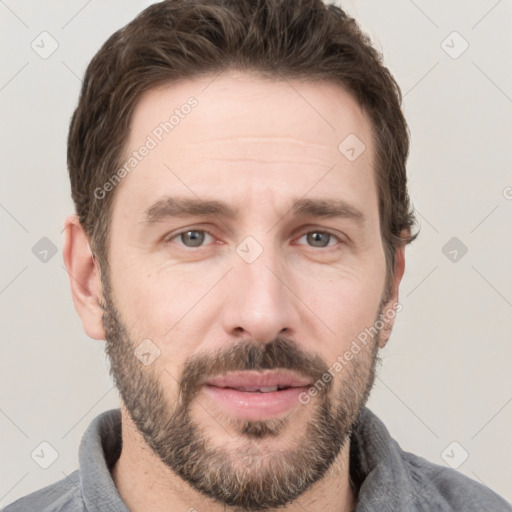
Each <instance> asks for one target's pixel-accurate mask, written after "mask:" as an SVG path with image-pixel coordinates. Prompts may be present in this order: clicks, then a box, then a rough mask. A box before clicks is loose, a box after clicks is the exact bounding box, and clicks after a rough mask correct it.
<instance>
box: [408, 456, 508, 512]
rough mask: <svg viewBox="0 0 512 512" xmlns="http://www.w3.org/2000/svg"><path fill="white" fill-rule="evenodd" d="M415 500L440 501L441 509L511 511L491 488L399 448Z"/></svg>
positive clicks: (426, 505)
mask: <svg viewBox="0 0 512 512" xmlns="http://www.w3.org/2000/svg"><path fill="white" fill-rule="evenodd" d="M401 452H402V460H403V462H404V465H405V466H406V467H407V468H408V472H409V475H410V477H411V483H412V487H413V489H414V493H415V494H416V500H417V501H418V502H420V503H422V504H423V503H424V504H425V507H426V508H425V510H430V508H428V505H429V503H430V504H431V503H432V502H436V501H437V502H440V503H443V505H445V507H443V508H442V509H441V510H454V511H459V510H463V511H464V512H477V511H478V512H481V511H482V510H485V511H488V512H491V511H492V512H512V507H511V506H510V504H509V503H507V502H506V501H505V500H504V499H503V498H501V497H500V496H499V495H498V494H496V493H495V492H494V491H492V490H491V489H489V488H488V487H486V486H484V485H482V484H481V483H479V482H477V481H475V480H473V479H471V478H469V477H467V476H466V475H464V474H462V473H460V472H458V471H456V470H455V469H452V468H448V467H444V466H441V465H439V464H434V463H433V462H430V461H428V460H426V459H425V458H423V457H420V456H418V455H414V454H412V453H409V452H405V451H402V450H401Z"/></svg>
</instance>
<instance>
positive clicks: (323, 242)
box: [298, 231, 340, 248]
mask: <svg viewBox="0 0 512 512" xmlns="http://www.w3.org/2000/svg"><path fill="white" fill-rule="evenodd" d="M304 237H305V238H306V243H307V244H309V245H311V247H320V248H322V247H328V246H330V245H335V244H336V243H338V242H340V239H339V238H338V237H337V236H335V235H333V234H332V233H329V232H328V231H310V232H308V233H305V234H304V235H302V236H301V237H300V238H299V239H298V241H299V240H301V239H303V238H304ZM330 242H334V243H330ZM300 245H303V244H300Z"/></svg>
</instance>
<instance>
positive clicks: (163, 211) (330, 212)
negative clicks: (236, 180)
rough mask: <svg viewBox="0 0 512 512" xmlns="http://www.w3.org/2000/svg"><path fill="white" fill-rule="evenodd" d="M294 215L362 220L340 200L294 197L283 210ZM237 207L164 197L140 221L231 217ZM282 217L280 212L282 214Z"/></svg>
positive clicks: (360, 212)
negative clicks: (295, 198)
mask: <svg viewBox="0 0 512 512" xmlns="http://www.w3.org/2000/svg"><path fill="white" fill-rule="evenodd" d="M289 212H292V214H293V215H294V216H297V217H319V218H346V219H352V220H354V221H356V222H357V223H359V224H360V223H363V222H364V221H365V219H366V218H365V215H364V213H363V212H362V211H361V210H359V209H358V208H356V207H355V206H353V205H351V204H349V203H347V202H346V201H343V200H335V199H298V200H296V201H295V202H294V203H293V205H292V207H291V208H290V209H289V210H288V212H287V213H289ZM239 213H240V210H239V209H238V208H234V207H233V206H231V205H229V204H227V203H225V202H223V201H217V200H202V199H190V198H182V197H165V198H164V199H160V200H159V201H157V202H156V203H154V204H153V205H152V206H150V207H149V208H148V209H147V210H146V211H145V218H144V222H145V223H146V224H153V223H156V222H159V221H161V220H164V219H166V218H172V217H224V218H230V219H232V218H235V217H237V216H238V215H239ZM285 215H286V214H285ZM283 217H284V215H283Z"/></svg>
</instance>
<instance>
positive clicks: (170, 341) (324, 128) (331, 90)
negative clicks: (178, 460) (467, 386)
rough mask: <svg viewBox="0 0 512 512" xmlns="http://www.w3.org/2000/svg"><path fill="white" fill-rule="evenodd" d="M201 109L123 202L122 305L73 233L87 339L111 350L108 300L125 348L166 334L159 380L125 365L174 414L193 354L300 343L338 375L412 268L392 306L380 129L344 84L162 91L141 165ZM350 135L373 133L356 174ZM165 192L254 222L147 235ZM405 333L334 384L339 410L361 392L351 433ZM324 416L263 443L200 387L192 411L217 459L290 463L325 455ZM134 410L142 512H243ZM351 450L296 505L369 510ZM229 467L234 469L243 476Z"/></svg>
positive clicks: (74, 279) (73, 271)
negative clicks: (304, 206) (333, 208)
mask: <svg viewBox="0 0 512 512" xmlns="http://www.w3.org/2000/svg"><path fill="white" fill-rule="evenodd" d="M190 96H194V97H195V98H197V100H198V106H197V107H196V108H195V109H193V110H192V111H191V113H190V114H188V115H187V116H186V117H184V119H181V120H180V123H179V125H177V126H176V127H175V128H174V129H173V131H172V133H171V134H169V135H167V136H166V137H164V139H163V140H162V141H161V142H160V143H159V144H158V145H157V147H156V148H154V149H152V150H151V151H150V153H149V154H148V155H147V156H146V157H145V158H144V159H143V160H142V161H141V162H140V163H138V165H137V166H136V168H135V169H134V170H133V171H132V172H130V173H129V174H128V175H127V176H126V177H125V178H123V180H122V182H121V183H120V184H119V185H117V188H116V189H115V194H116V195H115V199H114V204H113V212H112V219H111V228H110V229H111V239H110V245H109V253H108V254H109V256H108V258H109V264H110V274H109V276H108V277H109V284H110V288H111V294H110V297H106V296H105V293H104V292H105V289H104V285H105V279H103V282H102V279H101V274H100V267H99V265H98V262H97V261H96V260H95V259H94V258H92V256H91V252H90V249H89V242H88V238H87V236H86V234H85V233H84V231H83V229H82V227H81V226H80V223H79V222H78V220H77V217H76V216H70V217H69V218H68V219H67V221H66V240H65V248H64V260H65V264H66V267H67V270H68V272H69V274H70V276H71V279H70V282H71V288H72V292H73V300H74V303H75V307H76V309H77V311H78V313H79V315H80V317H81V319H82V323H83V327H84V330H85V331H86V333H87V334H88V335H89V336H90V337H92V338H94V339H106V338H107V339H108V336H107V335H108V334H109V329H108V328H107V329H105V325H104V320H105V317H104V310H103V309H102V305H103V308H104V307H105V304H106V303H107V304H110V306H112V308H114V307H115V312H116V314H117V320H118V321H119V325H122V326H123V327H124V329H125V330H126V333H127V335H126V337H125V338H126V339H125V343H127V344H126V345H123V347H125V346H126V347H129V346H131V347H132V348H133V347H134V346H137V345H138V344H139V343H141V342H142V340H145V339H150V340H151V342H152V343H154V345H155V346H157V347H158V349H159V350H160V355H159V357H158V358H157V359H156V360H155V361H154V362H153V363H152V364H151V365H150V366H147V367H145V366H143V365H142V364H141V363H140V361H137V364H138V365H139V366H137V367H136V366H133V370H130V368H132V366H131V362H127V361H128V359H126V358H127V357H128V356H127V355H126V354H128V353H129V351H124V352H122V353H121V352H120V353H119V356H118V359H117V361H118V363H119V368H118V375H121V374H122V373H123V370H125V373H126V374H127V377H128V379H127V382H128V381H129V379H130V378H131V377H132V376H133V374H131V373H129V372H130V371H133V372H135V373H136V374H137V379H139V380H140V381H141V382H145V383H146V384H147V383H149V382H151V383H152V385H153V386H154V388H155V387H156V386H158V389H159V390H160V391H161V392H162V395H161V398H162V397H163V400H164V401H165V410H166V411H170V410H172V409H173V407H174V406H175V405H176V403H177V401H178V400H179V397H180V382H181V381H180V379H181V378H182V377H183V371H184V367H185V365H186V363H187V362H189V361H190V358H191V357H194V356H202V357H205V358H206V359H205V360H208V358H211V359H212V360H214V358H215V355H214V354H217V353H221V352H222V351H223V350H227V349H228V348H230V347H233V346H235V345H237V344H239V343H243V342H250V343H253V344H255V345H257V346H259V347H263V346H264V345H265V344H266V343H268V342H269V341H270V340H274V339H275V338H276V337H278V336H284V337H285V338H286V339H288V340H291V341H293V342H294V343H296V345H297V347H298V348H299V350H300V351H301V353H303V354H305V355H306V357H308V358H310V359H311V360H312V359H313V358H317V359H318V360H320V361H321V362H322V363H323V364H324V365H325V366H326V367H330V366H332V365H333V363H334V362H335V361H336V360H337V358H338V356H340V355H342V354H343V353H345V352H346V351H347V350H348V349H349V348H350V345H351V343H352V341H353V340H355V339H356V337H357V335H358V334H360V333H361V332H362V331H364V329H365V328H367V327H370V326H373V325H374V323H375V320H376V318H378V315H379V313H383V312H386V311H388V310H391V309H392V307H393V305H395V304H396V302H397V301H398V287H399V283H400V280H401V278H402V276H403V272H404V266H405V262H404V247H403V246H402V247H399V248H398V249H397V251H396V255H395V268H394V274H393V279H392V283H391V285H392V286H391V294H390V297H389V300H388V301H387V302H386V303H382V299H383V297H384V292H385V284H386V283H385V256H384V249H383V244H382V239H381V235H380V228H379V212H378V196H377V189H376V184H375V169H374V165H373V162H374V145H373V141H372V133H371V124H370V121H369V119H368V118H367V116H366V114H365V113H364V112H363V111H362V110H361V109H360V107H359V106H358V104H357V102H356V101H355V100H354V99H353V97H352V96H351V95H350V94H349V93H347V92H346V91H345V90H344V89H342V88H341V87H340V86H339V85H335V84H332V83H327V82H315V83H314V82H303V81H302V82H299V81H296V80H287V81H282V80H268V79H264V78H262V77H261V76H259V75H256V74H249V73H246V72H238V71H230V72H225V73H223V74H221V75H219V76H217V77H215V76H207V77H203V78H200V79H199V78H195V79H193V80H186V81H182V82H179V83H176V84H172V86H168V87H161V88H159V89H153V90H150V91H148V92H147V93H145V94H144V95H143V96H142V98H141V99H140V101H139V103H138V105H137V107H136V109H135V111H134V114H133V117H132V120H131V132H130V137H129V140H128V142H127V150H128V151H127V153H129V152H130V151H133V150H135V149H137V148H139V147H140V146H141V145H142V144H144V141H145V140H146V139H147V137H148V135H149V134H151V133H152V131H153V130H154V129H155V127H156V126H158V125H159V123H160V122H162V121H164V120H165V119H166V118H168V115H165V113H166V112H172V111H173V110H174V109H176V108H179V107H180V105H183V104H184V103H185V102H186V100H187V98H189V97H190ZM349 134H356V135H357V137H358V138H359V139H360V140H361V141H363V143H364V144H365V146H366V150H365V151H364V152H363V153H362V154H361V155H360V156H359V157H358V158H357V159H356V160H355V161H349V160H348V159H347V158H346V157H345V156H344V155H343V154H342V153H341V152H340V151H339V150H338V145H339V144H340V142H342V141H343V140H344V139H345V138H346V137H347V136H348V135H349ZM111 193H112V192H111ZM166 196H180V197H183V198H190V199H197V198H198V197H199V198H201V199H202V200H209V199H216V200H219V201H225V202H226V203H228V204H229V205H230V206H232V207H234V208H237V209H239V212H238V214H237V215H236V216H234V217H233V218H227V217H223V216H222V215H218V216H213V217H212V216H210V217H205V216H199V217H197V216H195V217H174V218H171V217H167V218H162V219H160V220H159V221H158V222H153V223H148V222H146V221H145V212H146V211H147V210H148V208H150V207H151V205H153V204H154V203H155V202H156V201H158V200H160V199H162V198H165V197H166ZM301 198H310V199H334V200H340V199H342V200H344V201H346V202H347V203H349V204H350V205H352V206H353V207H354V208H357V209H358V210H360V211H361V212H362V213H363V215H364V220H363V221H361V222H358V221H356V220H354V219H352V218H322V217H315V216H311V215H308V216H301V217H298V216H294V215H293V214H292V213H291V212H290V208H291V206H292V204H293V202H294V201H296V200H298V199H301ZM196 230H207V231H209V232H210V233H211V236H210V235H206V236H205V238H204V245H202V246H201V247H186V246H185V245H184V241H183V239H182V238H180V236H178V235H177V233H179V232H182V231H196ZM311 232H314V233H318V232H321V233H325V232H328V233H331V234H332V235H333V236H332V237H331V238H330V239H329V237H324V238H323V239H325V238H327V239H328V240H329V242H328V245H327V246H326V247H319V246H316V245H315V244H314V243H312V239H311V237H308V236H307V234H308V233H311ZM248 236H251V237H252V238H253V239H254V240H255V241H257V244H259V247H260V248H261V249H262V253H261V254H260V255H259V256H258V257H257V258H256V259H255V261H253V262H252V263H248V262H247V261H245V260H244V259H243V258H242V257H241V256H240V253H239V252H237V247H239V244H240V243H241V242H242V241H244V240H245V239H246V237H248ZM185 243H187V239H185ZM251 243H252V242H251ZM242 247H244V246H242ZM248 247H249V252H250V253H251V254H255V253H254V251H256V250H260V249H258V245H254V244H253V245H250V246H248ZM251 251H252V252H251ZM104 277H105V276H104ZM105 299H107V301H106V303H105ZM108 299H110V303H109V300H108ZM393 320H394V316H392V317H391V318H390V319H389V320H388V322H387V323H386V326H385V328H384V329H383V330H382V331H381V333H380V334H379V336H378V337H375V338H374V339H373V340H372V341H371V342H370V343H369V346H368V347H367V349H366V350H362V351H361V353H360V354H358V355H356V356H354V359H353V360H352V361H351V362H350V363H349V365H348V367H347V368H346V369H344V370H343V371H341V372H338V373H336V375H335V377H334V379H333V380H332V383H331V386H330V389H329V391H328V393H327V396H328V397H329V398H330V399H331V406H332V409H331V410H332V411H333V412H334V411H335V410H337V408H338V409H340V408H341V404H342V402H343V396H347V397H348V396H350V397H351V398H350V400H349V399H345V402H346V404H345V407H346V408H347V414H346V417H345V420H346V421H347V422H349V423H350V424H352V423H353V419H354V418H355V417H356V416H357V413H358V412H359V410H360V408H361V407H362V406H363V405H364V402H365V401H366V398H367V393H369V390H370V388H371V385H372V383H373V371H374V368H375V357H376V353H377V351H378V349H379V348H382V347H383V346H384V345H385V344H386V342H387V340H388V339H389V336H390V333H391V330H392V327H393ZM112 336H113V335H112ZM123 339H124V338H123ZM126 340H130V341H126ZM119 343H121V341H119ZM129 343H131V345H128V344H129ZM123 354H124V355H123ZM130 357H131V353H130ZM130 361H132V362H133V357H132V360H130ZM134 364H135V363H134ZM355 374H357V375H359V381H360V382H359V381H357V384H353V381H354V375H355ZM144 376H146V377H144ZM133 379H136V378H135V376H133ZM128 386H129V385H128V384H127V388H126V389H128ZM352 392H353V395H352V394H351V393H352ZM352 397H353V398H352ZM320 404H321V398H319V397H318V396H317V397H312V399H311V401H310V402H309V403H308V404H307V405H303V406H299V407H295V408H293V409H291V410H290V411H289V412H288V413H286V414H285V415H281V416H280V417H279V418H277V423H279V420H286V421H285V423H284V427H283V428H282V430H281V431H280V432H279V434H278V435H275V436H270V435H268V436H263V437H261V438H250V436H247V435H246V434H244V433H243V432H242V431H241V428H240V422H239V421H238V420H237V419H236V418H233V417H232V415H230V413H229V412H226V411H223V410H222V409H221V408H220V407H219V406H218V404H217V403H216V402H215V401H212V400H211V399H208V398H207V397H206V396H205V395H204V393H203V392H201V391H199V392H198V393H197V394H196V395H195V396H194V398H193V400H192V401H191V402H190V407H189V413H190V417H191V418H192V419H193V421H194V422H195V424H196V425H198V426H199V427H200V428H201V432H202V433H204V435H205V436H206V439H207V440H208V443H209V446H211V447H215V448H218V449H220V450H224V451H223V452H222V453H225V457H228V453H230V452H229V448H230V446H231V447H233V446H236V447H237V450H243V449H249V448H250V449H251V450H254V453H258V454H262V455H272V457H277V458H274V459H273V460H274V463H275V462H276V461H278V459H279V457H282V454H283V452H284V450H285V449H286V450H291V451H292V452H293V453H300V452H301V451H302V450H304V447H305V446H308V445H307V444H304V443H307V442H308V438H305V437H304V435H305V434H304V432H305V427H306V426H307V425H308V424H310V423H311V422H312V421H314V417H315V413H318V411H319V407H320ZM121 411H122V437H123V450H122V453H121V456H120V458H119V460H118V462H117V463H116V465H115V466H114V468H113V470H112V475H113V478H114V481H115V483H116V486H117V487H118V490H119V493H120V495H121V497H122V498H123V500H124V501H125V502H126V503H127V505H128V507H129V508H130V510H131V511H135V512H138V511H142V510H153V511H156V512H159V511H164V510H168V509H169V504H170V503H172V504H173V510H183V511H186V510H189V509H191V508H195V509H196V510H198V511H201V510H209V511H214V512H215V511H220V510H227V509H229V510H231V508H229V507H227V506H226V505H224V504H222V503H220V502H218V501H216V500H214V499H212V498H211V497H208V496H205V495H204V494H203V493H201V492H199V491H198V490H197V489H196V488H195V487H194V486H193V485H190V484H189V483H188V482H187V481H185V480H183V479H182V478H181V477H180V476H179V475H178V474H176V472H175V471H173V470H172V469H171V468H170V467H169V466H167V465H166V464H164V463H163V461H162V460H161V459H160V458H159V457H158V456H157V454H155V452H154V450H153V449H152V448H151V447H150V446H149V445H148V443H147V442H146V441H145V439H144V437H143V436H142V435H141V432H140V431H139V429H138V428H137V426H136V424H135V423H134V421H133V419H132V417H131V415H130V413H129V411H128V410H127V409H126V407H125V404H124V403H121ZM348 412H350V414H348ZM149 415H151V412H150V410H149ZM349 420H350V421H349ZM155 421H157V420H155ZM277 423H276V422H274V423H272V421H271V422H269V423H268V425H275V424H277ZM309 441H310V442H312V441H313V440H312V439H309ZM341 441H342V445H343V446H342V448H341V449H340V451H339V453H338V455H337V456H336V457H335V459H334V461H333V462H332V464H331V465H330V467H329V468H328V470H327V471H326V472H325V474H324V475H323V476H322V478H320V479H319V480H318V481H317V482H315V483H314V484H313V485H311V486H309V487H308V488H307V489H306V490H305V491H304V492H303V493H302V494H301V495H300V496H299V497H298V498H297V499H296V500H295V501H292V502H291V503H289V504H288V506H287V510H290V511H295V510H297V511H299V510H304V509H306V510H309V511H312V512H315V511H325V510H329V511H339V512H342V511H350V510H353V508H354V505H355V502H356V499H357V492H358V490H357V489H353V488H351V486H350V479H349V468H348V454H349V447H350V443H349V439H348V438H346V439H342V440H341ZM251 453H253V452H251ZM228 459H229V462H230V463H231V464H232V467H233V468H236V467H238V466H239V465H240V464H241V462H240V461H237V460H236V459H235V458H229V457H228ZM269 460H270V459H269ZM269 464H271V463H270V462H269ZM237 465H238V466H237ZM270 469H271V466H269V465H267V466H265V462H263V465H257V464H254V465H253V466H251V467H250V469H249V475H250V476H251V475H252V476H257V474H258V472H260V471H261V472H264V471H265V470H267V471H268V470H270ZM251 472H253V473H251ZM233 510H242V508H236V507H234V508H233ZM266 510H276V508H271V507H267V508H266Z"/></svg>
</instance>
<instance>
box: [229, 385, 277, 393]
mask: <svg viewBox="0 0 512 512" xmlns="http://www.w3.org/2000/svg"><path fill="white" fill-rule="evenodd" d="M236 389H238V391H250V392H255V391H259V392H261V393H269V392H270V391H277V386H267V387H261V388H236Z"/></svg>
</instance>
